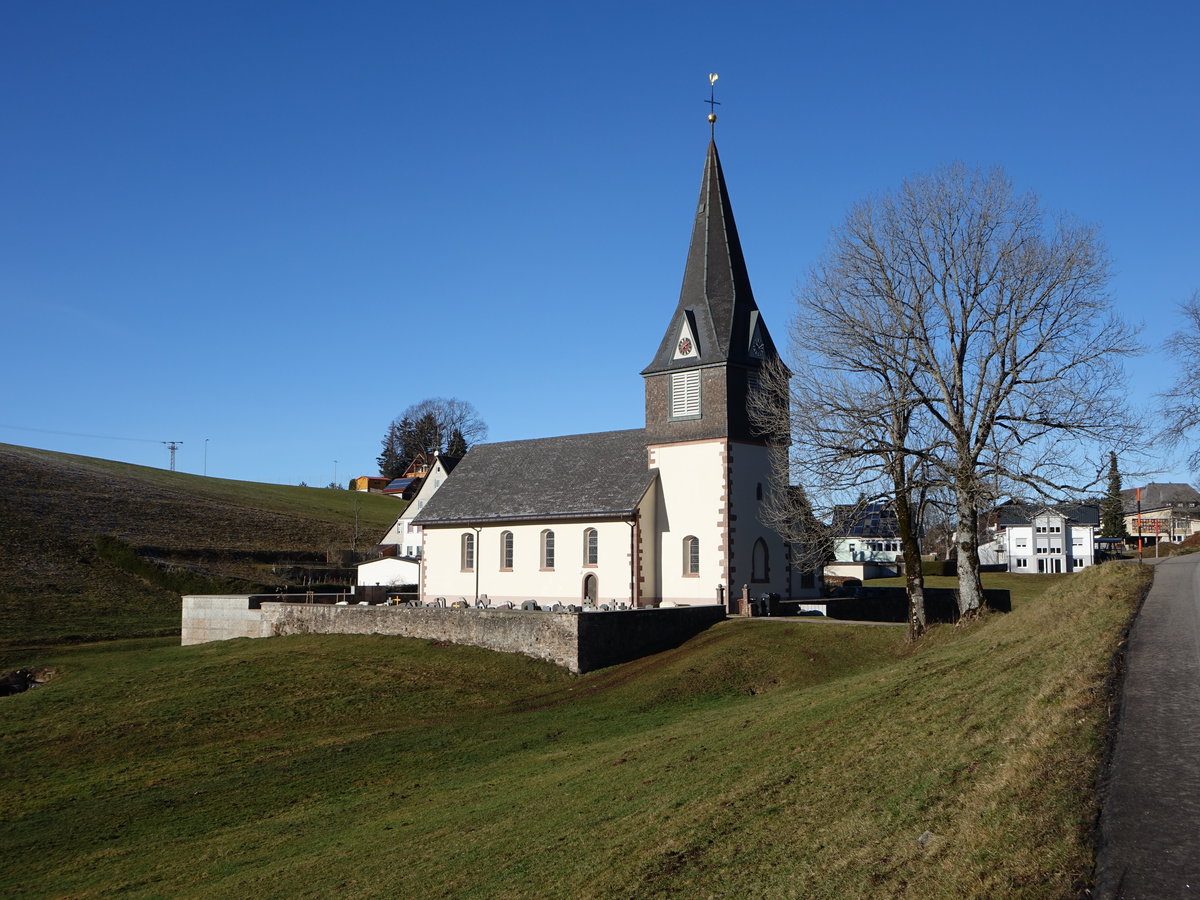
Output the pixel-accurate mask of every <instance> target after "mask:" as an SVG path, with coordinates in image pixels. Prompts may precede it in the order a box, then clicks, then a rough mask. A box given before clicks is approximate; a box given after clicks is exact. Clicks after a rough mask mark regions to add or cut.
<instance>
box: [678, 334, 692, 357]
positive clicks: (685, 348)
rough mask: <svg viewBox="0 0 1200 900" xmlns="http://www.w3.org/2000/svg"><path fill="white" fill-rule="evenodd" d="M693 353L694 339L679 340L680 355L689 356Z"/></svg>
mask: <svg viewBox="0 0 1200 900" xmlns="http://www.w3.org/2000/svg"><path fill="white" fill-rule="evenodd" d="M691 352H692V339H691V338H680V339H679V355H680V356H687V355H688V354H690V353H691Z"/></svg>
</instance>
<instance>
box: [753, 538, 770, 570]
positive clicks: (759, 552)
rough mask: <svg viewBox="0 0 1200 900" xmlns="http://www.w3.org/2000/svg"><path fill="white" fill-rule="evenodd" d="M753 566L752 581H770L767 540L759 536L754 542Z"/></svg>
mask: <svg viewBox="0 0 1200 900" xmlns="http://www.w3.org/2000/svg"><path fill="white" fill-rule="evenodd" d="M752 562H753V566H752V567H751V569H750V573H751V574H750V580H751V581H770V576H769V575H768V572H767V542H766V541H764V540H763V539H762V538H759V539H758V540H757V541H755V542H754V555H753V560H752Z"/></svg>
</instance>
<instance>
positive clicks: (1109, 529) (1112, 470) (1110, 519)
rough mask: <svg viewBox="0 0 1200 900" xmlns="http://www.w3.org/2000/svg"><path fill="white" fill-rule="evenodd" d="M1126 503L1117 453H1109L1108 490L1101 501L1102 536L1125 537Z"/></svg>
mask: <svg viewBox="0 0 1200 900" xmlns="http://www.w3.org/2000/svg"><path fill="white" fill-rule="evenodd" d="M1128 536H1129V534H1128V532H1126V530H1125V504H1124V501H1122V499H1121V472H1120V470H1119V469H1118V468H1117V454H1116V453H1115V452H1113V451H1110V452H1109V454H1108V490H1107V491H1106V492H1105V494H1104V499H1103V500H1101V501H1100V537H1110V538H1125V537H1128Z"/></svg>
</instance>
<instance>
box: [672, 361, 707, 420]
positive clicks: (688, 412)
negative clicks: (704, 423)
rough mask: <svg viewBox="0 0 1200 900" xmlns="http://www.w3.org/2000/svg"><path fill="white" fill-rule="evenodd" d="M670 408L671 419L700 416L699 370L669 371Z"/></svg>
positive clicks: (696, 417)
mask: <svg viewBox="0 0 1200 900" xmlns="http://www.w3.org/2000/svg"><path fill="white" fill-rule="evenodd" d="M670 409H671V418H672V419H698V418H700V372H699V371H697V370H695V369H693V370H692V371H690V372H672V373H671V398H670Z"/></svg>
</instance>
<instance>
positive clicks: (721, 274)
mask: <svg viewBox="0 0 1200 900" xmlns="http://www.w3.org/2000/svg"><path fill="white" fill-rule="evenodd" d="M711 121H715V117H710V122H711ZM777 358H778V354H777V351H776V349H775V344H774V342H773V341H772V340H771V335H770V332H769V331H768V330H767V326H766V323H765V322H764V321H763V319H762V315H761V314H760V313H759V309H758V306H757V305H756V304H755V302H754V294H753V292H752V291H751V289H750V276H749V274H748V273H747V271H746V261H745V259H744V257H743V256H742V246H741V242H740V241H739V239H738V233H737V226H736V225H735V224H734V220H733V210H732V207H731V206H730V203H729V192H728V190H727V188H726V186H725V176H724V173H723V172H722V169H721V159H720V156H719V155H718V154H717V145H716V142H715V141H710V143H709V145H708V156H707V158H706V160H705V163H704V176H703V179H702V181H701V185H700V200H699V204H698V206H697V208H696V218H695V224H694V225H693V227H692V240H691V244H690V246H689V248H688V255H687V264H686V266H685V268H684V274H683V287H682V289H681V291H680V294H679V303H678V305H677V306H676V308H675V312H674V314H673V315H672V316H671V320H670V323H669V324H668V326H667V330H666V332H665V334H664V335H663V337H662V341H661V343H660V344H659V347H658V352H657V353H656V354H655V355H654V359H653V360H652V361H651V363H650V365H649V366H647V367H646V368H645V369H644V370H643V371H642V376H643V377H644V378H645V388H646V443H647V451H648V454H649V464H650V466H651V468H656V469H658V470H659V480H658V481H659V491H660V492H659V496H658V498H657V503H658V511H657V515H656V520H657V523H658V527H657V532H658V535H657V537H658V546H657V547H656V548H655V551H656V553H655V555H656V556H657V557H658V559H659V560H660V561H661V562H660V565H659V566H658V567H657V568H658V572H659V579H660V582H661V583H660V584H659V585H657V586H651V585H646V586H645V588H646V592H647V594H648V595H650V596H653V595H655V594H657V595H658V596H660V597H661V598H662V599H663V600H667V601H669V600H677V601H681V602H692V603H696V602H704V603H711V602H713V601H714V599H715V598H716V597H717V596H724V597H726V598H728V597H729V595H730V594H731V593H732V594H733V595H734V596H738V595H740V593H741V591H742V589H743V586H748V587H749V590H750V593H751V596H754V597H757V596H759V595H761V594H763V593H778V594H780V595H782V596H784V597H786V596H788V595H789V594H790V578H791V572H790V564H789V560H788V551H787V548H786V547H785V545H784V543H783V541H782V539H781V538H780V537H779V536H778V534H776V533H775V532H774V531H773V530H771V529H770V528H768V527H766V525H765V524H763V522H762V515H761V513H762V509H763V504H764V502H765V501H766V500H767V499H768V496H769V494H770V492H771V491H772V490H774V485H773V481H772V477H771V466H770V457H769V455H770V452H771V451H770V450H769V448H768V444H767V440H766V439H765V438H764V436H763V435H761V434H760V433H759V432H758V431H757V429H755V428H754V426H753V424H752V423H751V421H750V418H749V414H748V411H747V397H748V395H749V393H750V391H752V390H754V389H755V388H756V386H757V383H758V378H759V373H760V371H761V369H762V366H763V364H764V363H765V362H766V361H767V360H771V359H777ZM676 560H678V562H676Z"/></svg>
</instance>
